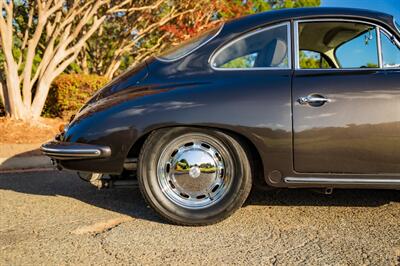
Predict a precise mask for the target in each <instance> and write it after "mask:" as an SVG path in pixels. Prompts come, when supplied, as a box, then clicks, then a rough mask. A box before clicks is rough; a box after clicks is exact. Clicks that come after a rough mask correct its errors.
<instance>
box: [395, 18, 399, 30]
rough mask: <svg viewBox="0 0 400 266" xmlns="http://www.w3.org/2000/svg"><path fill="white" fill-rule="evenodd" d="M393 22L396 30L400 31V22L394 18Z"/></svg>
mask: <svg viewBox="0 0 400 266" xmlns="http://www.w3.org/2000/svg"><path fill="white" fill-rule="evenodd" d="M394 24H395V25H396V28H397V30H398V31H399V32H400V23H399V22H397V21H396V20H395V21H394Z"/></svg>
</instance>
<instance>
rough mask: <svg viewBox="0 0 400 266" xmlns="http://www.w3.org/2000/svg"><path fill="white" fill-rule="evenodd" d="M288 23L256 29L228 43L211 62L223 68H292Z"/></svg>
mask: <svg viewBox="0 0 400 266" xmlns="http://www.w3.org/2000/svg"><path fill="white" fill-rule="evenodd" d="M288 32H289V23H286V24H284V25H277V26H273V27H270V28H265V29H261V30H257V31H255V32H252V33H249V34H247V35H244V36H243V37H241V38H238V39H236V40H234V41H233V42H231V43H229V44H228V45H226V46H225V47H223V48H222V49H220V50H219V51H217V53H216V54H215V56H214V57H213V59H212V60H211V64H212V66H213V67H215V68H222V69H253V68H289V56H288V54H289V45H288Z"/></svg>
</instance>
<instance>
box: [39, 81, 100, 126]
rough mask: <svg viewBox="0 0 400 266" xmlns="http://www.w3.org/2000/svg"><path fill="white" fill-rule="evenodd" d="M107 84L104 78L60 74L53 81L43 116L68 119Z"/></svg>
mask: <svg viewBox="0 0 400 266" xmlns="http://www.w3.org/2000/svg"><path fill="white" fill-rule="evenodd" d="M107 82H108V79H107V78H106V77H102V76H98V75H83V74H61V75H60V76H58V77H57V78H56V79H55V80H54V81H53V84H52V86H51V88H50V91H49V95H48V96H47V99H46V104H45V107H44V110H43V115H44V116H47V117H61V118H64V119H67V118H69V117H70V116H71V115H72V114H74V113H76V112H77V111H78V110H79V108H81V107H82V105H83V104H84V103H85V102H86V101H87V100H88V99H89V98H90V97H91V96H92V95H93V94H94V93H95V92H96V91H97V90H99V89H100V88H102V87H103V86H104V85H105V84H106V83H107Z"/></svg>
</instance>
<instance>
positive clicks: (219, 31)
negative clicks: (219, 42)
mask: <svg viewBox="0 0 400 266" xmlns="http://www.w3.org/2000/svg"><path fill="white" fill-rule="evenodd" d="M224 26H225V24H224V23H223V24H222V25H221V26H220V27H219V29H218V31H217V32H216V33H215V34H214V35H213V36H211V37H210V38H208V39H207V40H206V41H205V42H203V43H201V44H200V45H197V46H196V47H195V48H193V49H192V50H190V51H188V52H186V53H184V54H183V55H181V56H178V57H174V58H172V59H166V58H162V57H159V56H154V58H155V59H157V60H159V61H161V62H164V63H170V62H174V61H178V60H180V59H182V58H184V57H186V56H188V55H189V54H191V53H193V52H195V51H197V50H198V49H200V48H201V47H203V46H204V45H206V44H207V43H209V42H211V41H212V40H214V39H215V37H217V36H218V35H219V34H220V33H221V31H222V29H223V27H224Z"/></svg>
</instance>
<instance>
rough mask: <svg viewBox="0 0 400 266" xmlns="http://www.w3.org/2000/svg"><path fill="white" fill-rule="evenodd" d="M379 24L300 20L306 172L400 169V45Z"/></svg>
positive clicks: (300, 134) (298, 165) (297, 121)
mask: <svg viewBox="0 0 400 266" xmlns="http://www.w3.org/2000/svg"><path fill="white" fill-rule="evenodd" d="M392 37H393V36H392V35H391V34H390V33H389V32H388V31H386V30H384V29H382V28H381V27H378V26H376V25H373V24H370V23H366V22H362V21H351V20H308V21H298V22H296V23H295V46H296V47H295V54H296V60H297V61H296V62H295V66H296V69H295V73H294V77H293V86H292V106H293V159H294V160H293V161H294V170H295V171H296V172H298V173H322V174H328V173H334V174H338V173H344V174H383V173H389V174H395V173H400V69H399V67H400V51H399V47H397V46H396V44H395V43H393V42H392V41H391V40H390V39H391V38H392Z"/></svg>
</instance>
